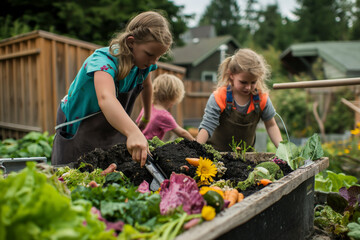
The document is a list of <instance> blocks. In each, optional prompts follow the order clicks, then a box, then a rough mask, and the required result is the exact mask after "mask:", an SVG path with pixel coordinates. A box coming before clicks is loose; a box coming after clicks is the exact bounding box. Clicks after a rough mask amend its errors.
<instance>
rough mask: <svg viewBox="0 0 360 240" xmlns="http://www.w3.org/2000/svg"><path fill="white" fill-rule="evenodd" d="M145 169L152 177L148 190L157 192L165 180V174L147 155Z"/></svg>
mask: <svg viewBox="0 0 360 240" xmlns="http://www.w3.org/2000/svg"><path fill="white" fill-rule="evenodd" d="M145 167H146V169H147V170H148V171H149V172H150V174H151V175H152V176H153V177H154V178H153V180H152V181H151V184H150V190H151V191H157V190H158V189H159V188H160V184H161V183H162V182H163V181H164V180H165V179H166V174H165V173H164V171H163V170H162V169H161V168H160V167H159V166H158V165H157V164H156V163H155V161H154V159H153V158H152V157H151V156H150V155H149V154H148V156H147V159H146V163H145Z"/></svg>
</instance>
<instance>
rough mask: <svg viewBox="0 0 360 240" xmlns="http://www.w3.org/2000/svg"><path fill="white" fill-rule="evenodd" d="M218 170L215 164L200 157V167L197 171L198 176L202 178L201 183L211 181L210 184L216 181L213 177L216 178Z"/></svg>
mask: <svg viewBox="0 0 360 240" xmlns="http://www.w3.org/2000/svg"><path fill="white" fill-rule="evenodd" d="M216 173H217V169H216V166H215V164H214V163H213V162H212V161H211V160H209V159H207V158H202V157H200V160H199V166H198V167H197V169H196V175H197V176H199V177H200V181H201V182H204V181H206V180H209V181H210V182H212V181H214V180H213V179H212V177H215V176H216Z"/></svg>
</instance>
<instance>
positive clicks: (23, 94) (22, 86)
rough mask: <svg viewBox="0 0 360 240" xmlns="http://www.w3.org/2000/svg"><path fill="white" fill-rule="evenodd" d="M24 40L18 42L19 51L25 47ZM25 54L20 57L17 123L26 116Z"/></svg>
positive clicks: (21, 121) (22, 121)
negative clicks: (19, 94) (19, 106)
mask: <svg viewBox="0 0 360 240" xmlns="http://www.w3.org/2000/svg"><path fill="white" fill-rule="evenodd" d="M25 44H26V42H21V43H20V51H24V49H26V45H25ZM24 58H25V56H23V57H22V58H20V78H21V79H20V92H21V109H20V110H19V111H20V112H19V123H21V124H24V123H25V116H26V106H25V104H26V101H25V98H26V92H25V59H24Z"/></svg>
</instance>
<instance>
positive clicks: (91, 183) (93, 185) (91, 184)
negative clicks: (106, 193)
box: [89, 181, 99, 188]
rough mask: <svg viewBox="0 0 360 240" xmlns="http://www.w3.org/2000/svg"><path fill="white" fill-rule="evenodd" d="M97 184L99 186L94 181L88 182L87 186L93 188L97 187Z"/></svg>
mask: <svg viewBox="0 0 360 240" xmlns="http://www.w3.org/2000/svg"><path fill="white" fill-rule="evenodd" d="M98 186H99V184H97V183H96V182H95V181H91V182H89V187H91V188H95V187H98Z"/></svg>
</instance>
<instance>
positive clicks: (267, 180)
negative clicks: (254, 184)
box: [258, 178, 272, 186]
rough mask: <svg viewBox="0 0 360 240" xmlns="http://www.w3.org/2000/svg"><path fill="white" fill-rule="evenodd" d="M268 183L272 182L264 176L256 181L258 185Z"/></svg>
mask: <svg viewBox="0 0 360 240" xmlns="http://www.w3.org/2000/svg"><path fill="white" fill-rule="evenodd" d="M270 183H272V181H271V180H269V179H266V178H264V179H261V180H260V181H259V182H258V185H260V184H261V185H263V186H267V185H269V184H270Z"/></svg>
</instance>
